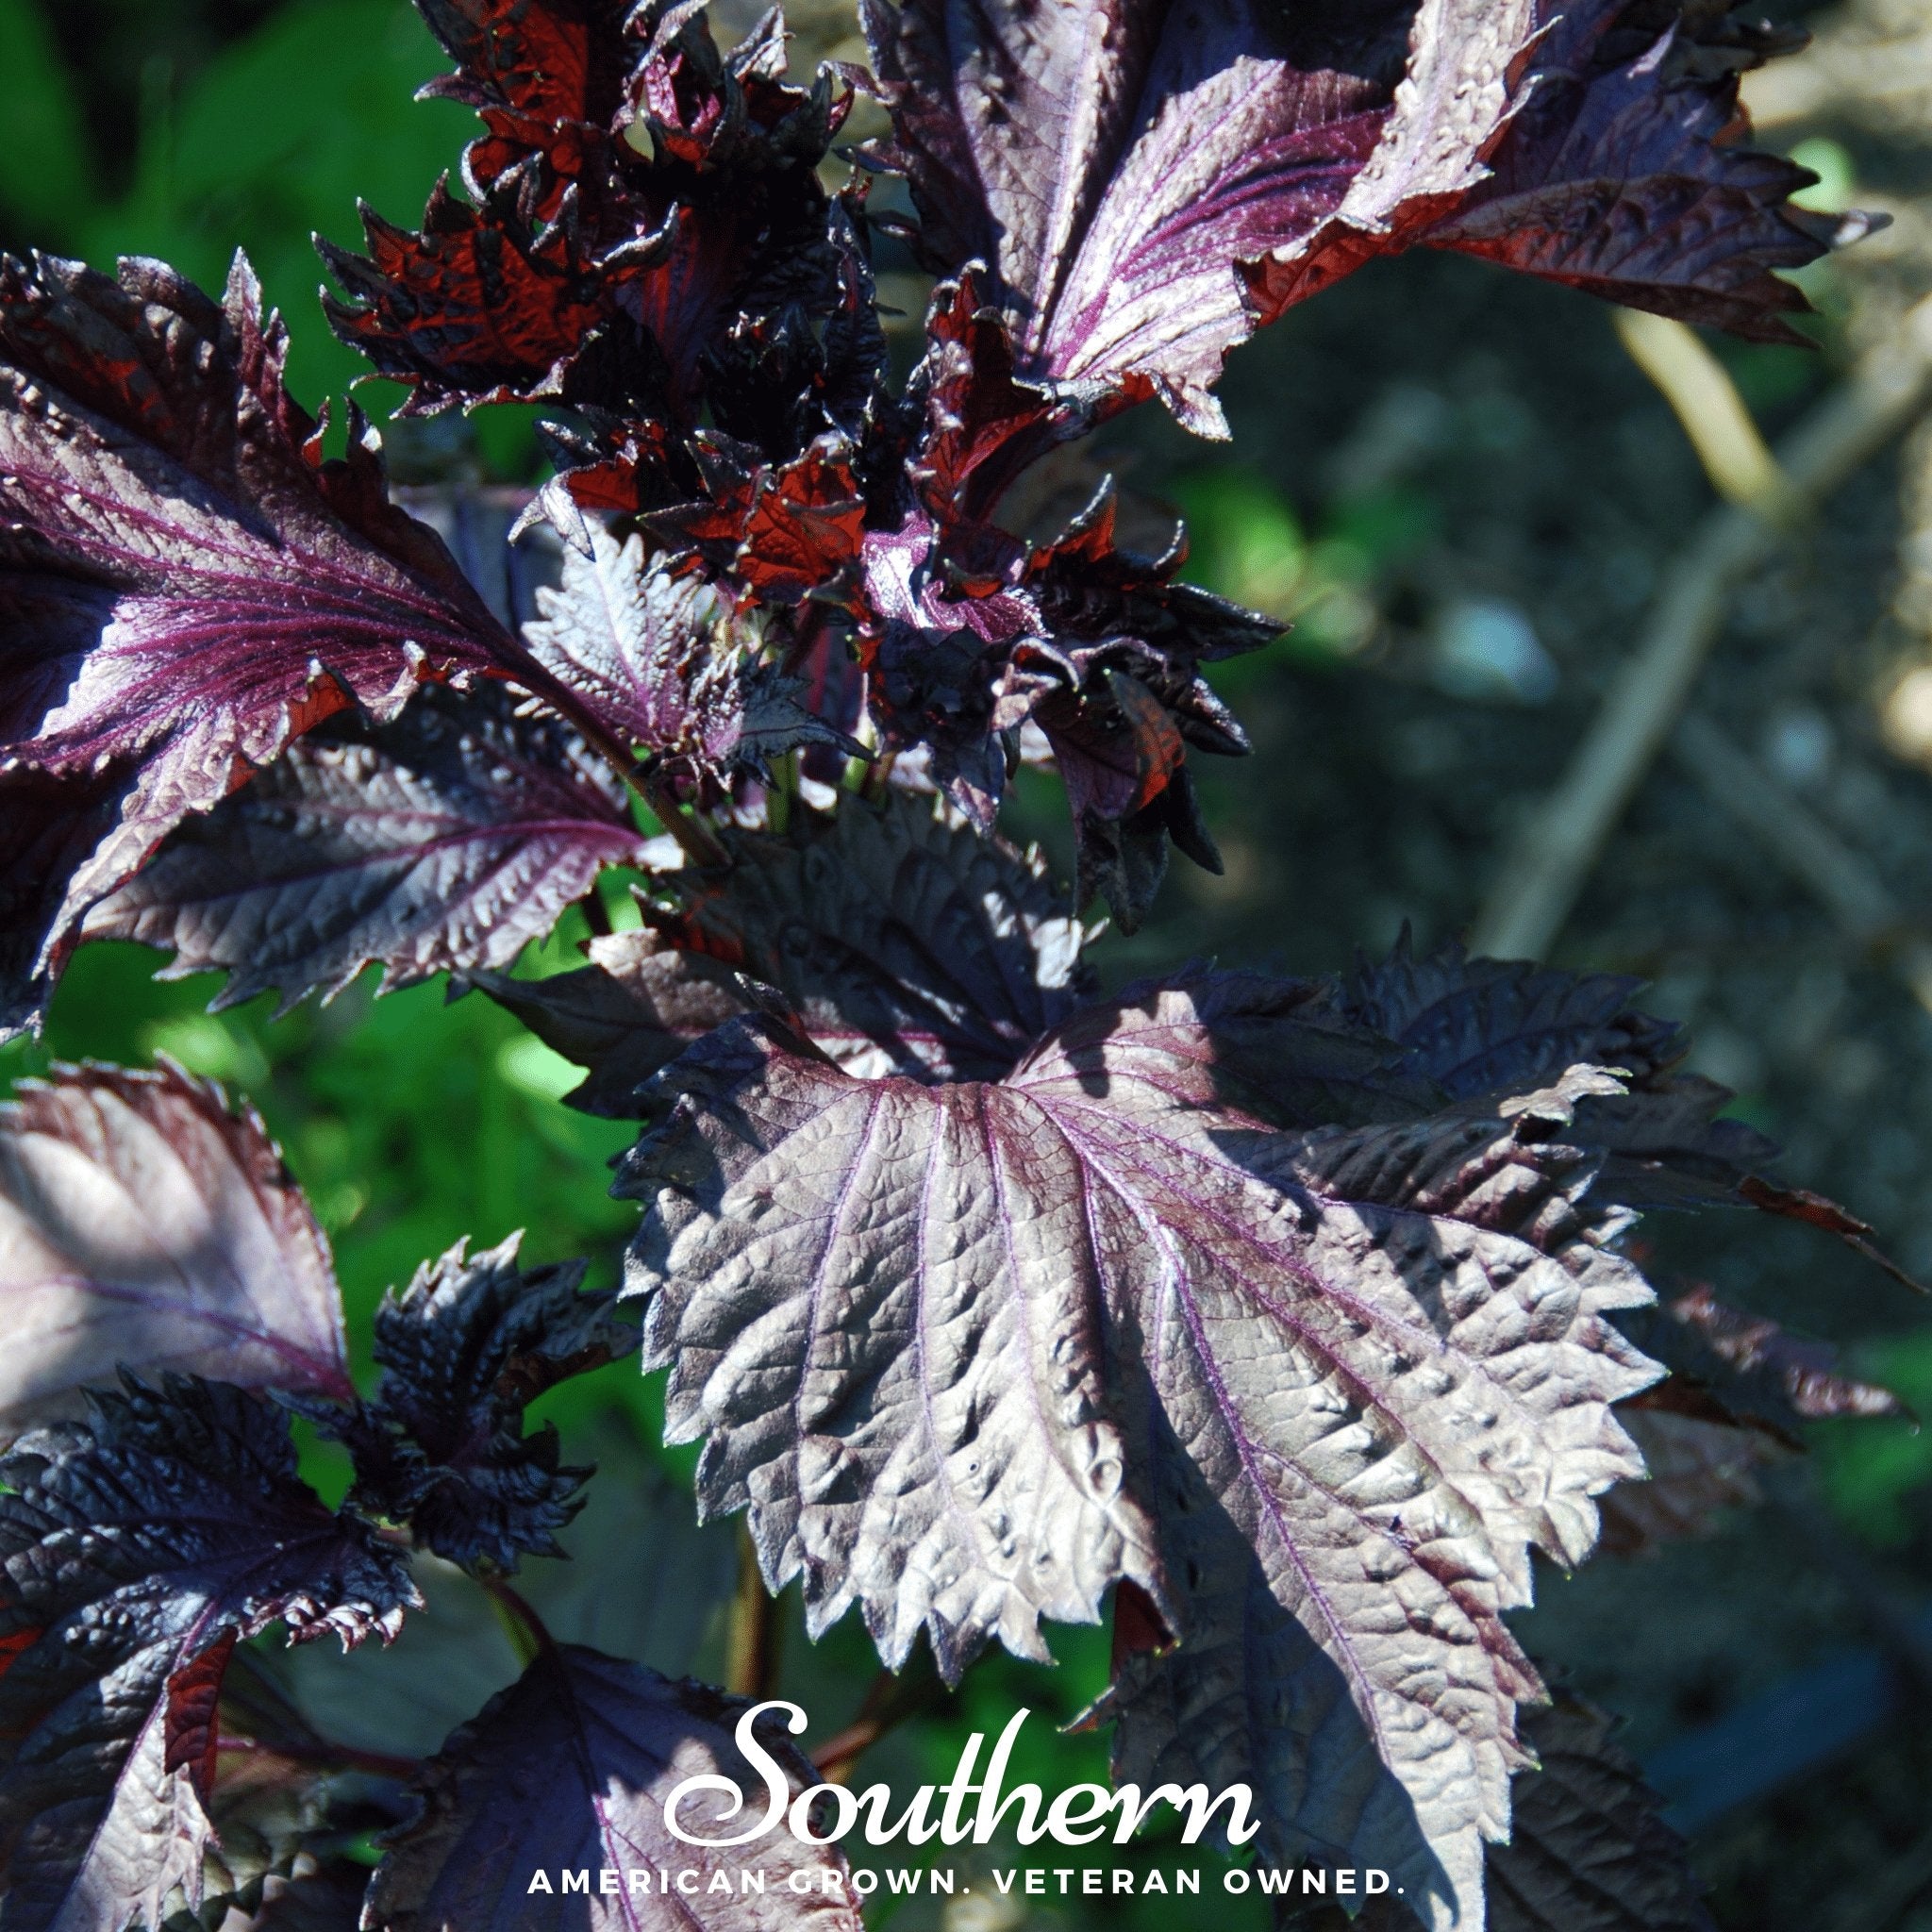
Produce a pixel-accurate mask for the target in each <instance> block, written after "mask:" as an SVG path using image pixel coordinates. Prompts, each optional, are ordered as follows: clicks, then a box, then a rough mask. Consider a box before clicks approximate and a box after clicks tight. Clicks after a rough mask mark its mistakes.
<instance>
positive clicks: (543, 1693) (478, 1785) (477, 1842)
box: [362, 1645, 859, 1932]
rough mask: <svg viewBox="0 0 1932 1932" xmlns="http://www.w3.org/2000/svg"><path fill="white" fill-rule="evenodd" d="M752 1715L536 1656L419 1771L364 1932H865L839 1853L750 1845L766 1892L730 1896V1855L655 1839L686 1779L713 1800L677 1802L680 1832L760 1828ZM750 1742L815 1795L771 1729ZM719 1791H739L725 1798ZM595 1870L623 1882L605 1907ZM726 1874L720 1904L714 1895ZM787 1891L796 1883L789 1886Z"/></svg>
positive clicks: (718, 1700) (563, 1653)
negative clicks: (585, 1879) (576, 1888)
mask: <svg viewBox="0 0 1932 1932" xmlns="http://www.w3.org/2000/svg"><path fill="white" fill-rule="evenodd" d="M749 1708H750V1707H749V1706H748V1705H746V1704H743V1703H741V1701H740V1700H739V1699H737V1698H732V1697H726V1696H724V1694H723V1693H722V1692H720V1691H710V1690H708V1689H706V1688H705V1687H704V1686H703V1685H701V1684H694V1683H692V1682H691V1681H690V1680H689V1679H687V1680H685V1681H684V1682H682V1683H675V1682H673V1681H672V1680H671V1679H670V1678H668V1677H660V1676H659V1675H658V1674H657V1672H655V1671H651V1670H646V1669H645V1668H644V1667H643V1666H642V1665H641V1664H631V1663H619V1662H618V1661H616V1660H615V1659H614V1658H611V1657H601V1656H599V1655H598V1653H597V1652H595V1651H593V1650H582V1649H579V1648H577V1647H576V1646H575V1645H565V1646H563V1647H561V1648H556V1649H546V1650H544V1651H543V1652H542V1653H541V1655H540V1656H539V1657H537V1659H536V1661H535V1662H534V1663H532V1664H531V1665H530V1667H529V1669H528V1670H527V1671H525V1674H524V1675H523V1677H522V1678H521V1679H520V1680H519V1681H518V1682H517V1683H515V1684H513V1685H512V1686H511V1687H510V1688H509V1689H508V1691H500V1692H499V1693H498V1694H497V1695H496V1696H495V1697H493V1698H491V1701H490V1702H489V1703H488V1704H487V1705H485V1706H484V1707H483V1709H482V1711H481V1712H480V1713H479V1714H478V1715H477V1716H476V1717H475V1719H474V1720H473V1721H472V1722H471V1723H469V1724H464V1725H463V1726H462V1727H461V1728H460V1729H458V1730H457V1731H455V1732H453V1733H452V1734H451V1736H450V1739H449V1741H448V1742H447V1743H446V1744H445V1745H444V1746H443V1748H442V1752H441V1756H439V1757H436V1758H435V1759H434V1760H433V1761H432V1762H431V1763H430V1764H429V1765H428V1766H427V1768H426V1769H425V1774H424V1778H423V1783H422V1787H421V1798H422V1810H421V1813H420V1815H419V1816H418V1817H417V1818H416V1820H415V1821H414V1822H413V1823H411V1824H408V1826H406V1827H405V1828H404V1830H403V1831H402V1832H401V1833H400V1834H399V1835H397V1837H396V1838H395V1839H394V1840H392V1841H391V1851H390V1853H389V1856H388V1857H386V1858H385V1859H384V1860H383V1862H382V1865H381V1867H380V1869H379V1870H378V1871H377V1873H376V1874H375V1883H374V1884H373V1886H372V1887H371V1890H370V1894H369V1905H368V1909H367V1912H366V1914H365V1916H364V1918H363V1921H362V1924H363V1925H364V1926H365V1927H367V1928H368V1932H439V1928H441V1927H443V1926H447V1925H462V1926H464V1927H474V1928H475V1932H510V1928H511V1927H515V1928H516V1932H620V1928H627V1927H643V1926H648V1927H653V1928H656V1927H659V1926H661V1927H664V1928H666V1932H669V1928H671V1927H673V1926H681V1927H685V1928H687V1932H774V1928H787V1932H789V1928H792V1927H810V1928H812V1932H859V1916H858V1907H856V1906H855V1905H853V1904H851V1903H850V1902H849V1891H848V1882H849V1871H848V1868H847V1866H846V1863H845V1858H844V1855H843V1854H842V1853H841V1852H840V1851H839V1850H838V1848H837V1847H836V1846H831V1845H821V1844H812V1843H808V1842H807V1841H805V1840H800V1839H798V1838H796V1837H794V1836H793V1835H792V1833H791V1830H790V1829H789V1828H788V1827H787V1826H785V1825H782V1824H781V1825H780V1826H779V1827H778V1828H777V1829H776V1830H775V1831H774V1832H773V1833H772V1834H771V1836H770V1837H769V1838H766V1839H762V1840H759V1843H758V1865H759V1866H760V1867H761V1868H762V1869H763V1870H764V1872H765V1873H766V1874H767V1876H766V1885H767V1888H768V1889H767V1890H766V1892H765V1894H764V1895H763V1896H759V1895H757V1894H745V1895H742V1896H741V1890H740V1887H739V1885H738V1883H737V1877H738V1868H739V1866H740V1864H741V1862H742V1856H741V1853H734V1852H729V1851H726V1852H723V1853H721V1852H719V1851H716V1850H708V1849H707V1848H706V1847H705V1846H703V1845H698V1844H687V1843H683V1842H680V1841H679V1840H676V1839H674V1838H673V1837H672V1836H671V1835H670V1833H669V1831H668V1830H667V1829H666V1827H665V1824H664V1817H663V1807H664V1802H665V1800H666V1798H667V1797H668V1796H669V1795H670V1793H671V1792H672V1791H673V1790H675V1788H676V1787H677V1786H678V1785H680V1784H682V1783H683V1782H684V1780H685V1779H687V1778H691V1777H705V1778H711V1779H715V1780H718V1781H719V1784H714V1785H713V1786H712V1787H711V1788H710V1789H709V1790H705V1791H703V1792H701V1793H698V1794H695V1795H691V1796H688V1797H687V1799H686V1801H685V1804H684V1805H683V1807H681V1809H680V1811H679V1814H678V1816H679V1823H680V1824H683V1825H684V1826H685V1828H686V1829H687V1830H689V1831H691V1832H693V1833H695V1834H697V1835H698V1836H700V1837H716V1836H723V1835H724V1833H725V1830H726V1829H727V1827H726V1826H725V1825H724V1820H725V1819H728V1818H731V1817H733V1816H734V1814H735V1811H741V1812H742V1813H743V1816H744V1817H745V1818H752V1817H757V1816H758V1815H761V1812H762V1807H764V1805H765V1802H766V1792H765V1783H764V1779H763V1778H762V1776H760V1775H758V1774H757V1773H755V1772H754V1770H753V1769H752V1766H751V1765H750V1763H749V1762H748V1761H747V1760H746V1758H745V1757H744V1756H743V1754H742V1753H741V1751H740V1750H739V1748H738V1744H737V1741H736V1738H735V1735H734V1734H735V1732H736V1729H737V1725H738V1722H739V1719H740V1716H741V1713H742V1712H744V1711H745V1710H747V1709H749ZM758 1735H759V1741H760V1743H761V1745H762V1746H763V1748H765V1749H766V1750H768V1751H769V1752H771V1754H772V1755H773V1757H774V1758H775V1759H776V1760H777V1761H778V1762H779V1763H780V1764H781V1765H782V1766H783V1767H784V1770H785V1773H786V1774H787V1776H788V1777H789V1779H790V1780H791V1788H792V1790H794V1791H797V1790H803V1789H804V1788H805V1787H806V1786H808V1785H809V1784H813V1783H816V1782H817V1779H816V1777H815V1775H814V1774H813V1773H812V1771H811V1769H810V1767H809V1766H808V1764H807V1763H806V1762H805V1760H804V1759H803V1758H802V1757H799V1755H798V1754H797V1752H796V1750H795V1749H794V1748H793V1747H792V1746H791V1743H790V1742H789V1741H788V1740H787V1739H786V1737H785V1734H784V1731H783V1729H782V1728H781V1727H780V1726H779V1725H778V1724H776V1723H775V1722H774V1720H772V1719H771V1718H767V1719H766V1720H765V1721H764V1722H763V1724H761V1726H760V1730H759V1734H758ZM720 1784H722V1785H723V1786H724V1787H725V1788H726V1789H727V1790H728V1788H729V1787H734V1786H735V1787H736V1790H730V1791H729V1795H726V1792H725V1790H720V1788H719V1785H720ZM728 1828H729V1829H733V1830H739V1829H742V1828H743V1826H742V1823H740V1824H735V1825H732V1826H730V1827H728ZM538 1870H541V1871H543V1872H545V1873H546V1874H549V1876H550V1878H551V1881H552V1883H553V1884H555V1883H556V1882H557V1876H556V1874H558V1872H559V1871H564V1872H569V1873H571V1874H575V1873H577V1872H588V1873H589V1874H591V1877H590V1889H589V1891H588V1892H587V1893H586V1894H585V1895H584V1896H582V1897H581V1898H579V1897H575V1896H566V1895H565V1894H563V1893H562V1892H560V1891H559V1892H556V1893H547V1894H546V1893H544V1892H541V1891H538V1892H536V1893H534V1894H533V1893H532V1892H531V1891H530V1885H531V1874H532V1872H533V1871H538ZM685 1870H691V1871H695V1872H696V1873H697V1874H698V1881H697V1885H696V1887H695V1889H694V1890H691V1891H689V1892H682V1893H677V1894H669V1893H659V1892H658V1890H657V1886H658V1881H659V1878H660V1874H663V1873H665V1872H670V1871H679V1872H681V1871H685ZM604 1872H612V1873H615V1874H617V1878H616V1885H617V1888H618V1889H617V1890H616V1891H615V1892H614V1893H607V1892H605V1891H603V1890H601V1889H600V1878H599V1874H601V1873H604ZM720 1872H722V1873H724V1874H725V1875H726V1883H725V1887H724V1894H723V1895H721V1894H719V1893H715V1892H713V1891H711V1890H709V1881H710V1879H711V1878H712V1877H713V1875H714V1874H717V1873H720ZM631 1874H636V1877H635V1880H633V1879H632V1877H631ZM793 1877H797V1878H800V1879H801V1880H802V1882H801V1883H800V1884H798V1885H795V1886H794V1885H791V1884H789V1883H788V1880H791V1879H792V1878H793ZM633 1885H635V1887H636V1888H637V1889H636V1890H632V1887H633Z"/></svg>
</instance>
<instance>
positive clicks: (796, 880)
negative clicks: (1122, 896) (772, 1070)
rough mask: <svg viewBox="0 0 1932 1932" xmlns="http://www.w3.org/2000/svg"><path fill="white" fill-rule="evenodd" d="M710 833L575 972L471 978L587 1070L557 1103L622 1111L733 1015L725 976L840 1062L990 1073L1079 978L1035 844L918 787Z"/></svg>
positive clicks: (1068, 930) (1077, 938) (912, 1072)
mask: <svg viewBox="0 0 1932 1932" xmlns="http://www.w3.org/2000/svg"><path fill="white" fill-rule="evenodd" d="M723 837H724V846H725V849H726V851H727V853H728V854H729V855H730V857H731V860H732V864H731V867H730V869H729V870H728V871H725V872H720V873H681V874H674V875H671V876H669V877H667V878H666V879H665V880H663V881H662V882H661V883H662V885H663V887H664V889H665V891H666V892H667V894H668V895H669V896H670V899H671V905H670V907H669V908H665V907H663V906H658V905H647V906H646V908H645V910H646V917H647V918H649V919H651V920H653V921H654V922H655V924H653V925H651V926H647V927H646V928H644V929H643V930H642V931H640V932H634V933H621V934H618V935H616V936H614V937H612V938H608V939H599V940H593V941H591V946H590V955H591V965H590V966H589V967H588V968H585V969H583V970H581V971H579V972H575V973H567V974H558V975H557V976H556V977H555V978H551V979H542V980H536V981H528V980H512V979H506V978H504V977H503V976H501V975H500V974H492V975H490V976H488V977H484V978H480V979H479V982H478V983H479V984H481V985H482V986H483V987H484V988H485V990H486V991H488V992H489V993H490V995H491V998H493V999H496V1000H499V1001H501V1002H502V1003H503V1004H504V1005H505V1006H507V1007H508V1008H510V1010H511V1011H512V1012H514V1013H516V1014H517V1016H518V1017H519V1018H520V1019H522V1020H523V1021H524V1022H525V1024H526V1025H528V1026H530V1027H531V1028H532V1029H533V1030H534V1031H535V1032H536V1033H537V1034H539V1035H540V1036H541V1038H542V1039H543V1040H545V1041H548V1042H549V1044H550V1045H551V1046H553V1047H555V1048H556V1049H557V1051H558V1053H560V1054H562V1055H564V1056H565V1057H566V1058H570V1059H574V1060H576V1061H577V1062H578V1063H579V1064H580V1065H583V1066H586V1067H588V1068H589V1069H590V1076H589V1078H588V1079H586V1081H585V1082H584V1084H583V1086H581V1087H579V1088H578V1089H577V1090H576V1091H575V1092H574V1093H573V1094H572V1095H571V1096H570V1099H571V1101H572V1104H573V1105H574V1106H577V1107H581V1108H585V1109H587V1110H588V1111H590V1112H592V1113H607V1114H614V1115H617V1116H620V1117H624V1116H630V1117H636V1116H638V1115H639V1114H640V1113H641V1108H642V1102H641V1098H640V1096H639V1093H638V1089H639V1087H640V1086H641V1083H642V1082H643V1081H644V1080H646V1079H648V1078H649V1077H650V1075H651V1074H655V1073H656V1072H657V1071H658V1068H659V1067H661V1066H663V1065H664V1064H665V1063H666V1062H667V1061H668V1060H671V1059H675V1058H676V1057H677V1055H678V1054H680V1053H681V1052H683V1051H684V1049H685V1047H686V1046H688V1045H689V1044H690V1043H691V1041H693V1040H695V1039H696V1038H698V1037H699V1036H700V1035H702V1034H704V1033H707V1032H708V1031H709V1030H710V1029H711V1028H712V1027H713V1026H716V1025H719V1024H722V1023H723V1022H724V1021H725V1020H727V1019H730V1018H731V1017H732V1016H733V1015H734V1014H737V1013H741V1012H743V1011H745V1010H746V1008H747V1004H748V1003H747V1001H746V998H745V996H744V994H743V993H742V992H741V991H740V990H739V987H738V985H737V982H736V976H735V975H737V974H746V975H748V976H749V977H750V978H752V979H755V980H758V981H759V982H760V983H761V984H763V985H766V986H770V987H774V988H776V989H777V990H778V991H780V992H781V993H782V994H783V995H784V996H785V998H786V999H787V1000H788V1001H789V1002H790V1003H791V1006H792V1008H794V1009H795V1010H796V1011H797V1013H798V1014H799V1015H800V1017H801V1020H802V1023H803V1024H804V1025H805V1027H806V1029H807V1030H808V1032H809V1034H810V1035H811V1038H812V1040H813V1041H815V1042H816V1044H817V1045H818V1046H819V1047H820V1048H821V1049H822V1050H823V1051H824V1052H825V1053H827V1054H829V1055H831V1057H832V1058H834V1059H836V1060H837V1061H838V1062H839V1063H840V1065H841V1066H842V1067H844V1068H846V1069H847V1071H848V1072H851V1073H855V1074H863V1075H870V1074H883V1073H888V1072H891V1073H897V1074H905V1075H907V1076H908V1078H911V1079H916V1080H934V1079H961V1078H983V1077H987V1076H989V1075H991V1076H997V1075H998V1074H1002V1073H1004V1072H1006V1071H1007V1070H1008V1068H1010V1067H1011V1066H1012V1065H1013V1063H1014V1062H1015V1061H1016V1060H1017V1059H1018V1058H1020V1056H1021V1054H1022V1053H1024V1051H1025V1049H1026V1047H1027V1046H1028V1045H1030V1044H1031V1042H1032V1041H1035V1040H1036V1039H1038V1038H1039V1037H1040V1035H1041V1034H1042V1033H1044V1032H1046V1031H1047V1030H1048V1029H1049V1028H1050V1027H1052V1026H1053V1025H1054V1024H1055V1023H1056V1022H1058V1020H1060V1019H1062V1018H1064V1017H1065V1016H1066V1015H1067V1014H1068V1013H1070V1012H1071V1011H1072V1010H1073V1008H1074V1004H1075V1002H1076V1000H1077V998H1078V996H1079V995H1080V994H1081V993H1083V992H1085V991H1088V990H1089V989H1090V975H1089V974H1088V971H1087V969H1086V968H1085V967H1083V966H1082V965H1081V964H1080V944H1081V940H1082V938H1083V932H1082V928H1081V925H1080V922H1079V921H1078V920H1077V919H1076V918H1075V917H1074V912H1073V908H1072V907H1071V906H1070V905H1069V904H1068V903H1067V902H1066V900H1065V899H1064V898H1063V897H1062V896H1061V895H1060V894H1059V892H1058V891H1057V890H1056V889H1055V887H1054V885H1053V883H1052V880H1051V879H1050V877H1049V876H1048V874H1047V870H1046V867H1045V864H1044V862H1043V861H1042V860H1041V858H1040V857H1039V855H1038V854H1037V853H1030V852H1029V853H1021V852H1019V851H1016V850H1015V849H1014V848H1013V847H1012V846H1010V845H1008V844H1007V843H1005V842H1004V841H1001V840H998V839H985V838H981V837H980V836H979V835H978V834H976V833H975V832H974V830H973V829H972V827H971V826H969V825H967V824H962V823H961V822H960V821H959V820H958V818H957V817H956V816H955V815H954V814H952V813H951V812H949V811H947V810H946V809H945V808H943V807H939V808H935V804H934V802H933V801H932V800H931V799H929V798H924V797H918V796H907V795H904V794H894V795H892V796H891V797H889V798H888V799H887V800H886V802H885V803H884V804H883V805H880V806H874V805H871V804H868V803H865V802H863V801H862V800H860V799H858V798H855V797H852V796H850V795H849V794H848V795H844V796H841V799H840V800H839V803H838V805H837V807H836V808H835V809H834V811H833V812H832V813H830V814H823V813H818V812H807V811H804V810H800V811H799V812H798V813H797V814H796V816H795V818H794V821H793V824H792V825H791V828H790V829H789V830H788V832H787V833H786V834H785V835H784V836H783V837H776V838H774V837H762V838H760V837H752V836H745V835H740V834H736V833H732V832H729V831H726V832H725V833H724V835H723Z"/></svg>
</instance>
